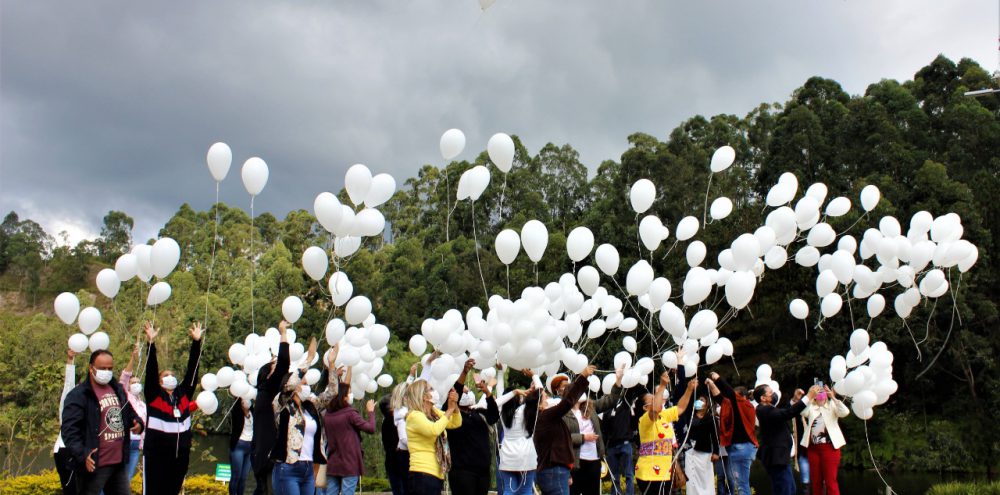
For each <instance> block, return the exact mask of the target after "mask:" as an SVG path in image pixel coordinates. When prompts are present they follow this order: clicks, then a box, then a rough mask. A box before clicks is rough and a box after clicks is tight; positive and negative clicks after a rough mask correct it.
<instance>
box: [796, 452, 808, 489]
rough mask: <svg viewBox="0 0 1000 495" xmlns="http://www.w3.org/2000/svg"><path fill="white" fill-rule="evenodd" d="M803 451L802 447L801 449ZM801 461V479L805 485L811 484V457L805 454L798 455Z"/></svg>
mask: <svg viewBox="0 0 1000 495" xmlns="http://www.w3.org/2000/svg"><path fill="white" fill-rule="evenodd" d="M800 449H801V447H800ZM798 460H799V479H800V480H802V484H803V485H808V484H809V456H807V455H806V454H805V452H803V453H801V454H799V455H798Z"/></svg>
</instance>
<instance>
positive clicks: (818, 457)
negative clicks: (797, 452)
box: [800, 387, 851, 495]
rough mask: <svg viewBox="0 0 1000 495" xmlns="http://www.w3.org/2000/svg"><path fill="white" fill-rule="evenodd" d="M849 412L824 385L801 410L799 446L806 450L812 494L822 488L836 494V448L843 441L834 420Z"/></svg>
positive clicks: (838, 490) (837, 459) (829, 494)
mask: <svg viewBox="0 0 1000 495" xmlns="http://www.w3.org/2000/svg"><path fill="white" fill-rule="evenodd" d="M850 413H851V411H850V409H848V408H847V406H846V405H844V403H843V402H841V401H840V399H838V398H837V395H836V394H835V393H833V390H830V387H824V388H823V390H822V391H820V392H819V393H817V394H816V397H815V399H814V400H813V401H812V402H810V403H809V405H808V406H807V407H806V408H805V410H803V411H802V417H803V418H804V419H805V420H806V421H805V424H806V428H807V429H806V431H805V432H803V435H802V441H801V443H800V445H802V447H803V448H807V449H808V450H807V455H808V456H809V475H810V481H811V482H812V493H813V495H821V494H822V493H823V488H824V487H825V488H826V494H827V495H840V486H839V485H838V484H837V470H838V469H840V448H841V447H843V446H844V445H845V444H846V443H847V442H846V441H845V440H844V434H843V433H841V431H840V425H839V424H838V419H839V418H843V417H846V416H847V415H848V414H850Z"/></svg>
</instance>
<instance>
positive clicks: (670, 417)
mask: <svg viewBox="0 0 1000 495" xmlns="http://www.w3.org/2000/svg"><path fill="white" fill-rule="evenodd" d="M677 417H678V415H677V408H676V407H671V408H668V409H664V410H662V411H660V414H659V415H657V418H656V421H653V420H652V419H650V417H649V413H648V412H644V413H642V417H640V418H639V461H638V462H637V463H636V465H635V478H636V479H639V480H642V481H670V463H671V462H673V457H674V456H673V454H674V427H673V422H674V421H677Z"/></svg>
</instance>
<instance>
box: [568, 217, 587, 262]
mask: <svg viewBox="0 0 1000 495" xmlns="http://www.w3.org/2000/svg"><path fill="white" fill-rule="evenodd" d="M593 249H594V233H593V232H591V231H590V229H588V228H587V227H583V226H581V227H577V228H575V229H573V230H571V231H570V233H569V235H568V236H566V253H567V254H568V255H569V259H571V260H573V261H574V262H579V261H581V260H583V259H584V258H586V257H587V256H590V252H591V251H592V250H593Z"/></svg>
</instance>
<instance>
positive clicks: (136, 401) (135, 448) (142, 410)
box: [121, 337, 147, 481]
mask: <svg viewBox="0 0 1000 495" xmlns="http://www.w3.org/2000/svg"><path fill="white" fill-rule="evenodd" d="M141 339H142V337H139V339H136V342H135V347H133V348H132V355H131V356H129V358H128V364H127V365H126V366H125V369H123V370H122V374H121V382H122V383H123V384H124V383H127V384H129V385H128V389H127V392H128V403H129V405H130V406H132V410H133V411H135V415H136V417H138V418H139V419H141V420H142V421H143V422H144V423H145V422H146V421H147V418H146V403H145V402H144V401H143V400H142V395H141V394H142V383H139V378H138V377H137V376H135V375H133V374H132V369H133V367H134V366H135V362H136V361H137V360H138V359H139V347H140V346H141V345H142V340H141ZM144 438H145V432H143V433H129V440H130V441H129V456H128V465H127V466H126V468H125V474H126V476H127V477H128V479H129V481H131V480H132V477H133V476H135V470H136V469H137V468H138V467H139V456H140V455H141V453H142V446H143V445H142V441H143V439H144Z"/></svg>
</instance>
